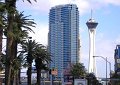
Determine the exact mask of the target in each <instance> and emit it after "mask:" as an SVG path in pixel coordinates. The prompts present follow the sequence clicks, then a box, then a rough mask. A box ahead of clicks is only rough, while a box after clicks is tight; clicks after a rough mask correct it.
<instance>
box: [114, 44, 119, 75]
mask: <svg viewBox="0 0 120 85" xmlns="http://www.w3.org/2000/svg"><path fill="white" fill-rule="evenodd" d="M114 58H115V72H117V73H118V72H120V45H117V46H116V49H115V53H114Z"/></svg>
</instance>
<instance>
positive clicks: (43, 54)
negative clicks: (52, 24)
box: [35, 44, 51, 85]
mask: <svg viewBox="0 0 120 85" xmlns="http://www.w3.org/2000/svg"><path fill="white" fill-rule="evenodd" d="M38 45H39V46H37V48H36V58H35V66H36V70H37V85H41V83H40V81H41V80H40V79H41V70H48V67H47V65H48V63H49V62H50V61H51V59H50V54H49V53H48V52H47V49H46V48H45V47H44V46H43V45H41V44H38Z"/></svg>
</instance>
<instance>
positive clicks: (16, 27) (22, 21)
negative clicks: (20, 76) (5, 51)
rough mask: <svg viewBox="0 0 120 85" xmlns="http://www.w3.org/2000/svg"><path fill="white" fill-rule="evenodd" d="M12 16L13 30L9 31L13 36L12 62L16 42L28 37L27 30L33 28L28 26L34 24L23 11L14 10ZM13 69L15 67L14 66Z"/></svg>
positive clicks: (15, 52)
mask: <svg viewBox="0 0 120 85" xmlns="http://www.w3.org/2000/svg"><path fill="white" fill-rule="evenodd" d="M14 16H15V19H14V23H13V32H12V33H11V34H12V36H13V42H12V56H13V60H12V62H14V59H16V58H17V47H18V44H20V43H21V42H22V41H23V39H26V38H27V37H28V31H30V32H33V30H32V29H31V28H30V27H35V26H34V25H35V23H34V22H33V19H28V17H29V16H24V14H23V12H21V13H18V12H16V14H15V15H14ZM23 29H24V30H23ZM16 63H18V62H16ZM16 65H17V64H16ZM12 66H13V65H12ZM14 69H16V68H14ZM14 69H13V67H12V72H13V73H14ZM15 75H16V74H14V77H15ZM12 76H13V74H12ZM12 76H11V81H12V82H13V80H14V79H13V77H12ZM16 76H17V75H16Z"/></svg>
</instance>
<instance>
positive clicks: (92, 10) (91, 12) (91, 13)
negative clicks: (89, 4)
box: [91, 9, 93, 19]
mask: <svg viewBox="0 0 120 85" xmlns="http://www.w3.org/2000/svg"><path fill="white" fill-rule="evenodd" d="M92 16H93V10H92V9H91V19H92Z"/></svg>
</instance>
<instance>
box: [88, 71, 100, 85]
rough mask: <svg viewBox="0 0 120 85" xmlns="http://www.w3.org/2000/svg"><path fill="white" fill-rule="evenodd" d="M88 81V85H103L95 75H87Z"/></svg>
mask: <svg viewBox="0 0 120 85" xmlns="http://www.w3.org/2000/svg"><path fill="white" fill-rule="evenodd" d="M86 79H87V81H88V85H101V83H99V81H98V80H97V78H96V76H95V75H94V73H88V74H87V75H86Z"/></svg>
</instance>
